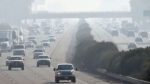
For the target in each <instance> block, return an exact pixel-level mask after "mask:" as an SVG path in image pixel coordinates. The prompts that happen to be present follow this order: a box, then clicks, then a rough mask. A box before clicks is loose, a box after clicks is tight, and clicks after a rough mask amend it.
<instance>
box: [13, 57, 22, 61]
mask: <svg viewBox="0 0 150 84" xmlns="http://www.w3.org/2000/svg"><path fill="white" fill-rule="evenodd" d="M10 60H22V58H21V57H11V58H10Z"/></svg>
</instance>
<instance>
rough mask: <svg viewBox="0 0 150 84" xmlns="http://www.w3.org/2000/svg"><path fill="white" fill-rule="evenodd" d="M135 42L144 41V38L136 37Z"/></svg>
mask: <svg viewBox="0 0 150 84" xmlns="http://www.w3.org/2000/svg"><path fill="white" fill-rule="evenodd" d="M135 42H137V43H141V42H143V39H142V38H141V37H137V38H135Z"/></svg>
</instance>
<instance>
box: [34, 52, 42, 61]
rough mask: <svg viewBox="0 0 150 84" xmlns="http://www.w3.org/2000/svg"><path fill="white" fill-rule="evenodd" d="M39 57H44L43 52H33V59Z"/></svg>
mask: <svg viewBox="0 0 150 84" xmlns="http://www.w3.org/2000/svg"><path fill="white" fill-rule="evenodd" d="M40 55H44V52H34V54H33V59H38V57H39V56H40Z"/></svg>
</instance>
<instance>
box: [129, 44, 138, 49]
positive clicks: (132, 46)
mask: <svg viewBox="0 0 150 84" xmlns="http://www.w3.org/2000/svg"><path fill="white" fill-rule="evenodd" d="M135 48H137V46H136V44H135V43H129V44H128V49H135Z"/></svg>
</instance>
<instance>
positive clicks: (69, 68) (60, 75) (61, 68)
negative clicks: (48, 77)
mask: <svg viewBox="0 0 150 84" xmlns="http://www.w3.org/2000/svg"><path fill="white" fill-rule="evenodd" d="M76 70H77V68H76V69H74V67H73V65H72V64H58V65H57V68H54V71H55V82H56V83H59V81H60V80H71V82H74V83H75V82H76V76H75V74H74V73H75V71H76Z"/></svg>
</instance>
